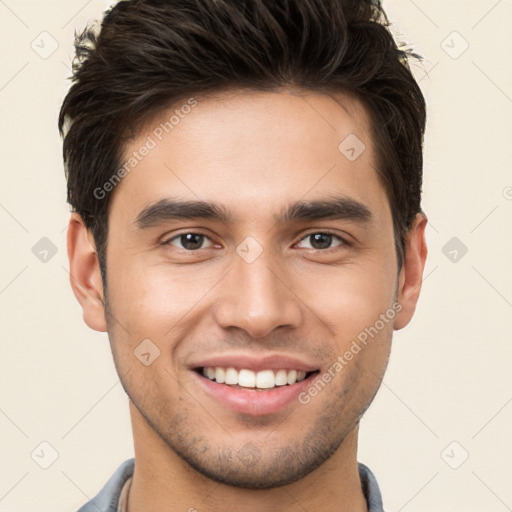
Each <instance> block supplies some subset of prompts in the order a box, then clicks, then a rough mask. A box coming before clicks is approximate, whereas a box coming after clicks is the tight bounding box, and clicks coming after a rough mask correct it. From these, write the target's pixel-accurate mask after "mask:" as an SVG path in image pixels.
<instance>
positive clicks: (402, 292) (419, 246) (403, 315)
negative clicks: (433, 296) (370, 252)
mask: <svg viewBox="0 0 512 512" xmlns="http://www.w3.org/2000/svg"><path fill="white" fill-rule="evenodd" d="M426 226H427V217H426V215H425V214H424V213H423V212H421V213H418V214H417V215H416V218H415V219H414V222H413V224H412V226H411V229H410V230H409V233H408V234H407V239H406V245H405V261H404V264H403V266H402V269H401V271H400V276H399V278H398V294H397V302H398V303H399V304H401V306H402V309H401V310H400V311H399V312H398V313H397V315H396V317H395V322H394V324H393V328H394V329H395V330H399V329H403V328H404V327H405V326H406V325H407V324H408V323H409V322H410V321H411V318H412V316H413V315H414V311H415V310H416V304H417V302H418V298H419V296H420V290H421V283H422V280H423V270H424V268H425V260H426V259H427V244H426V242H425V227H426Z"/></svg>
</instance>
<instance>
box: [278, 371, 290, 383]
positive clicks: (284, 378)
mask: <svg viewBox="0 0 512 512" xmlns="http://www.w3.org/2000/svg"><path fill="white" fill-rule="evenodd" d="M286 384H288V373H287V371H286V370H277V372H276V386H286Z"/></svg>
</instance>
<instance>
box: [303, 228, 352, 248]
mask: <svg viewBox="0 0 512 512" xmlns="http://www.w3.org/2000/svg"><path fill="white" fill-rule="evenodd" d="M304 240H309V241H310V243H309V247H307V246H306V247H305V248H306V249H315V250H325V249H332V248H334V247H336V246H338V245H343V244H345V241H344V240H343V238H341V237H339V236H337V235H334V234H332V233H323V232H318V233H311V234H309V235H307V236H305V237H304V238H303V239H302V240H301V243H302V242H303V241H304ZM333 240H334V241H336V240H338V243H337V244H335V245H332V243H333Z"/></svg>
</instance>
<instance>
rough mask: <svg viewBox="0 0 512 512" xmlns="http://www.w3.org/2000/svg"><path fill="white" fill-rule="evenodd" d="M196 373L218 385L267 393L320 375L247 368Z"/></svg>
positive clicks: (209, 367) (209, 368) (286, 370)
mask: <svg viewBox="0 0 512 512" xmlns="http://www.w3.org/2000/svg"><path fill="white" fill-rule="evenodd" d="M195 371H196V372H197V373H198V374H199V375H201V376H202V377H205V378H207V379H209V380H211V381H213V382H216V383H217V384H224V385H227V386H229V387H232V388H234V389H245V390H254V391H266V390H270V389H275V388H279V387H284V386H293V385H294V384H296V383H298V382H302V381H303V380H306V379H308V378H310V377H311V376H312V375H315V374H317V373H319V370H315V371H311V372H305V371H303V370H293V369H292V370H290V369H284V368H283V369H279V370H273V369H268V370H260V371H257V372H256V371H253V370H249V369H246V368H241V369H239V370H238V369H236V368H233V367H229V368H224V367H221V366H215V367H213V366H203V367H200V368H196V369H195Z"/></svg>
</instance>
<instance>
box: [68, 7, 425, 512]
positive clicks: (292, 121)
mask: <svg viewBox="0 0 512 512" xmlns="http://www.w3.org/2000/svg"><path fill="white" fill-rule="evenodd" d="M76 47H77V57H78V60H77V62H76V63H75V69H74V84H73V85H72V87H71V89H70V91H69V93H68V95H67V96H66V98H65V101H64V104H63V106H62V110H61V114H60V120H59V127H60V130H61V132H62V133H63V134H64V136H65V137H64V160H65V165H66V172H67V179H68V199H69V202H70V204H71V205H72V207H73V213H72V217H71V221H70V224H69V230H68V252H69V259H70V270H71V285H72V287H73V290H74V293H75V295H76V297H77V298H78V300H79V301H80V304H81V306H82V308H83V315H84V320H85V322H86V323H87V325H88V326H89V327H91V328H92V329H95V330H98V331H107V332H108V335H109V339H110V344H111V349H112V353H113V356H114V361H115V365H116V369H117V371H118V373H119V377H120V380H121V383H122V385H123V388H124V389H125V391H126V393H127V394H128V397H129V408H130V414H131V419H132V428H133V436H134V447H135V459H131V460H128V461H126V462H125V463H123V464H122V465H121V466H120V468H119V469H118V470H117V471H116V473H115V474H114V475H113V476H112V478H111V479H110V480H109V482H108V483H107V484H106V486H105V487H104V489H103V490H102V491H101V492H100V493H99V494H98V495H97V496H96V497H95V498H94V499H93V500H91V502H89V503H88V504H86V505H84V506H83V507H82V508H81V509H80V511H81V512H86V511H93V510H94V511H97V510H101V511H109V512H114V511H129V512H142V511H149V510H151V511H152V512H160V511H164V510H165V511H166V512H169V511H171V510H172V511H187V510H188V511H193V510H197V511H203V510H204V511H210V512H214V511H225V510H228V509H233V508H234V509H236V510H237V511H244V512H245V511H255V512H256V511H258V512H259V511H267V510H273V511H283V512H284V511H287V512H288V511H295V510H308V511H310V512H312V511H319V510H322V511H326V510H329V511H331V510H332V511H347V512H348V511H350V512H361V511H367V510H369V511H371V512H376V511H380V510H382V500H381V496H380V492H379V487H378V484H377V481H376V479H375V477H374V475H373V474H372V472H371V471H370V469H369V468H367V467H366V466H364V465H363V464H360V463H359V464H358V462H357V437H358V425H359V420H360V418H361V417H362V415H363V414H364V412H365V411H366V409H367V408H368V407H369V405H370V403H371V401H372V400H373V397H374V396H375V393H376V392H377V390H378V388H379V385H380V383H381V380H382V378H383V375H384V372H385V369H386V366H387V362H388V357H389V353H390V348H391V340H392V332H393V330H397V329H401V328H403V327H404V326H406V325H407V324H408V323H409V321H410V320H411V317H412V315H413V313H414V310H415V306H416V303H417V300H418V296H419V292H420V285H421V280H422V274H423V269H424V265H425V258H426V252H427V251H426V246H425V241H424V230H425V225H426V217H425V215H424V213H423V212H422V211H421V207H420V198H421V183H422V141H423V133H424V126H425V103H424V99H423V96H422V94H421V92H420V90H419V88H418V85H417V84H416V82H415V81H414V79H413V77H412V75H411V73H410V70H409V66H408V63H407V59H408V58H409V57H411V55H409V54H408V53H406V52H405V51H403V50H400V49H399V48H397V46H396V44H395V42H394V41H393V38H392V36H391V35H390V32H389V30H388V28H387V22H386V17H385V14H384V12H383V11H382V9H381V6H380V4H379V3H378V2H371V1H361V0H357V1H352V0H277V1H276V0H245V1H240V0H182V1H180V2H178V1H171V0H168V1H164V0H132V1H123V2H120V3H118V4H117V5H116V6H115V7H113V8H112V9H111V10H110V11H109V12H108V13H107V14H106V16H105V18H104V19H103V23H102V27H101V31H100V32H99V33H97V32H96V31H94V30H93V29H88V30H86V31H85V32H84V33H83V34H81V35H80V36H79V37H78V39H77V43H76Z"/></svg>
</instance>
